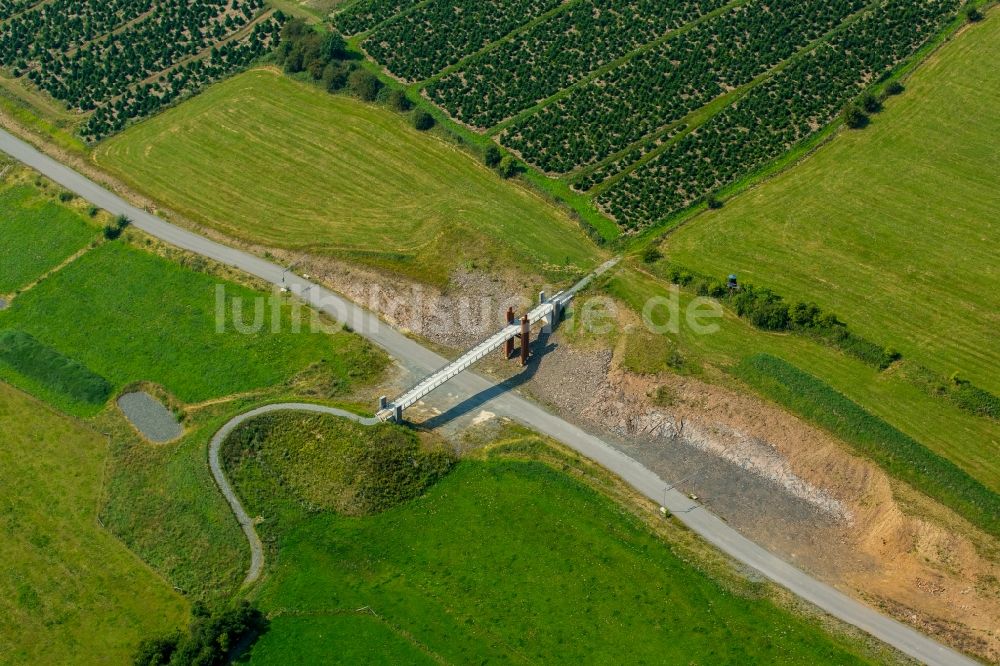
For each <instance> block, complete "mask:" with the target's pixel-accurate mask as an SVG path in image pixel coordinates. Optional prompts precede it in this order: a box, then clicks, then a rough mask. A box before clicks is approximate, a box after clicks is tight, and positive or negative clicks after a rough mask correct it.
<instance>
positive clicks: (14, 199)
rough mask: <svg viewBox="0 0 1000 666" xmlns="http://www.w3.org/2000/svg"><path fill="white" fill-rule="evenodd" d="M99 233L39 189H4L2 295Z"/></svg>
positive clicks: (0, 194)
mask: <svg viewBox="0 0 1000 666" xmlns="http://www.w3.org/2000/svg"><path fill="white" fill-rule="evenodd" d="M97 236H98V231H97V229H96V228H94V227H91V226H90V225H88V224H87V223H86V222H84V221H83V220H82V219H80V217H79V216H78V215H77V214H76V213H75V212H73V211H72V210H70V209H69V208H66V207H64V206H60V205H59V204H56V203H54V202H53V201H52V200H51V199H49V198H48V197H47V196H46V195H44V194H42V193H41V192H40V191H39V190H38V189H37V188H34V187H32V186H30V185H24V184H16V185H11V186H7V187H4V188H3V189H0V250H2V252H3V258H2V259H0V294H10V293H12V292H14V291H15V290H16V289H19V288H21V287H24V286H26V285H27V284H29V283H31V282H32V281H34V280H36V279H37V278H38V277H40V276H41V275H42V274H43V273H45V272H46V271H48V270H49V269H51V268H54V267H55V266H57V265H58V264H60V263H61V262H63V261H65V260H66V259H67V258H69V257H70V256H72V255H73V254H74V253H75V252H77V251H78V250H81V249H82V248H84V247H86V245H87V243H88V242H90V241H92V240H95V239H96V238H97Z"/></svg>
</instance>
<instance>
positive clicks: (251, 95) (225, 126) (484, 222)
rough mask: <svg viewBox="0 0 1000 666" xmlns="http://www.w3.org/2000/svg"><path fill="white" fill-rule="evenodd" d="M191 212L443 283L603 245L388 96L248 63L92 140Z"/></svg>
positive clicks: (587, 252)
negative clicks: (338, 90) (360, 97)
mask: <svg viewBox="0 0 1000 666" xmlns="http://www.w3.org/2000/svg"><path fill="white" fill-rule="evenodd" d="M94 159H95V160H96V162H97V164H98V165H100V166H101V167H104V168H107V169H109V170H110V171H112V172H114V173H115V174H117V175H119V176H120V177H122V178H124V179H125V180H127V181H128V182H130V183H131V184H132V185H133V186H135V187H136V189H138V190H140V191H142V192H145V193H146V194H149V195H150V196H152V197H153V198H154V199H156V200H158V201H161V202H163V203H164V204H166V205H167V206H168V207H170V208H172V209H175V210H177V211H179V212H180V213H182V214H183V215H185V216H186V217H188V218H190V219H192V220H195V221H197V222H199V223H203V224H206V225H208V226H211V227H214V228H216V229H219V230H220V231H223V232H225V233H227V234H231V235H233V236H235V237H238V238H242V239H245V240H248V241H252V242H255V243H260V244H262V245H266V246H271V247H280V248H288V249H293V250H301V251H304V252H310V253H315V254H320V255H330V256H335V257H342V258H346V259H350V260H352V261H358V262H362V263H366V264H369V265H373V266H376V267H379V268H384V269H390V270H393V271H398V272H401V273H403V274H406V275H409V276H411V277H415V278H417V279H420V280H425V281H428V282H432V283H436V284H444V283H445V282H446V281H447V278H448V275H449V274H450V273H451V271H452V270H453V269H455V268H456V267H458V266H461V265H463V264H467V265H468V264H477V265H486V266H492V267H494V268H496V269H498V270H499V269H503V268H505V267H507V268H509V266H505V264H507V263H509V262H522V263H523V264H524V265H525V267H526V270H528V271H529V272H541V273H542V274H543V275H545V276H546V277H549V278H554V279H559V278H566V277H568V275H571V274H575V273H578V272H580V271H581V270H584V269H586V268H590V267H591V266H593V265H594V263H595V262H596V261H597V260H598V259H599V258H600V255H601V253H600V251H599V250H597V249H596V248H595V247H594V246H593V244H592V243H591V242H590V241H589V240H588V239H587V238H586V236H584V234H583V233H582V232H581V231H580V229H579V227H578V226H577V225H576V223H574V222H573V221H572V220H571V219H569V217H568V216H567V215H565V214H564V213H563V212H562V211H561V210H560V209H559V208H558V207H556V206H555V205H553V204H550V203H548V202H546V201H545V200H543V199H542V198H541V197H540V196H539V195H537V194H535V193H533V192H531V191H529V190H528V189H527V188H525V187H522V186H519V185H517V184H516V183H511V182H506V181H503V180H501V179H500V178H499V177H498V176H497V175H496V174H494V173H493V172H492V171H490V170H489V169H487V168H485V167H484V166H482V165H481V164H478V163H476V162H475V161H474V160H473V159H472V157H471V156H469V155H467V154H466V153H464V152H463V151H461V150H460V149H458V148H457V147H456V146H454V145H450V144H448V143H447V142H445V141H443V140H441V139H439V138H436V137H435V136H433V135H431V134H426V133H421V132H418V131H417V130H415V129H413V127H412V126H410V125H409V124H408V123H407V122H406V119H405V118H403V117H402V116H400V115H398V114H395V113H393V112H391V111H389V110H387V109H385V108H382V107H378V106H374V105H370V104H365V103H362V102H359V101H357V100H355V99H352V98H349V97H346V96H340V95H330V94H327V93H326V92H324V91H322V90H320V89H319V88H317V87H315V86H311V85H308V84H305V83H301V82H298V81H295V80H293V79H290V78H288V77H285V76H283V75H281V74H279V73H277V72H275V71H272V70H252V71H250V72H247V73H244V74H240V75H238V76H236V77H233V78H232V79H229V80H228V81H225V82H223V83H220V84H218V85H216V86H213V87H212V88H210V89H209V90H207V91H206V92H204V93H203V94H201V95H199V96H197V97H195V98H194V99H191V100H189V101H187V102H185V103H183V104H181V105H180V106H178V107H176V108H173V109H170V110H168V111H166V112H165V113H163V114H160V115H158V116H156V117H155V118H152V119H150V120H148V121H146V122H143V123H141V124H139V125H136V126H134V127H132V128H129V129H128V130H126V131H125V132H123V133H122V134H120V135H118V136H116V137H113V138H111V139H109V140H108V141H106V142H105V143H103V144H101V145H100V146H98V148H97V149H96V150H95V152H94Z"/></svg>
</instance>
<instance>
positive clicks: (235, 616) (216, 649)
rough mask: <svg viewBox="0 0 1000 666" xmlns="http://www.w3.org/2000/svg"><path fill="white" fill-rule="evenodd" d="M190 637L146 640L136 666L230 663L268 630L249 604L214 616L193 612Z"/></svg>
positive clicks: (175, 635)
mask: <svg viewBox="0 0 1000 666" xmlns="http://www.w3.org/2000/svg"><path fill="white" fill-rule="evenodd" d="M191 612H192V616H193V618H192V620H191V625H190V627H189V628H188V633H187V634H183V633H181V632H174V633H171V634H167V635H165V636H158V637H154V638H149V639H146V640H144V641H143V642H142V643H140V644H139V647H138V648H137V649H136V652H135V655H134V657H133V659H132V663H133V664H135V666H166V665H167V664H172V665H176V666H195V665H197V666H216V665H221V664H228V663H231V661H230V660H231V658H232V657H233V656H234V654H233V653H234V652H236V651H241V652H243V651H245V650H246V649H247V648H248V647H249V645H250V644H252V642H253V641H254V640H255V639H256V638H257V636H259V635H260V634H261V633H263V632H264V631H265V630H266V629H267V625H268V621H267V618H266V617H264V614H263V613H261V612H260V611H259V610H257V609H256V608H254V607H253V606H251V605H250V604H249V602H247V601H241V602H240V603H239V605H237V606H236V607H235V608H229V609H226V610H223V611H220V612H218V613H215V614H209V613H207V612H205V611H204V610H202V607H201V606H200V605H199V604H195V607H194V608H193V609H192V611H191Z"/></svg>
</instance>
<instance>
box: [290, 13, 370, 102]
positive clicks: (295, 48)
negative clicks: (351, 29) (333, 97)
mask: <svg viewBox="0 0 1000 666" xmlns="http://www.w3.org/2000/svg"><path fill="white" fill-rule="evenodd" d="M275 59H276V61H277V63H278V64H279V65H281V66H283V67H284V68H285V71H286V72H288V73H289V74H295V73H297V72H308V73H309V75H310V76H312V78H313V79H314V80H316V81H320V82H321V83H322V84H323V87H324V88H326V89H327V90H328V91H330V92H333V91H335V90H340V89H341V88H344V87H345V86H346V87H349V88H350V89H351V90H352V92H354V94H355V95H357V96H358V97H360V98H361V99H364V100H373V99H375V97H376V96H377V95H378V93H379V90H380V89H381V88H382V82H381V81H379V80H378V78H376V77H375V76H374V75H373V74H371V73H370V72H367V71H364V70H362V69H361V68H360V66H359V65H358V63H356V62H353V61H351V60H349V59H348V53H347V45H346V44H345V42H344V38H343V37H341V36H340V35H338V34H336V33H327V34H325V35H321V34H320V33H318V32H316V30H314V29H313V28H311V27H310V26H309V25H307V24H306V23H305V21H303V20H302V19H292V20H291V21H288V22H287V23H286V24H285V26H284V27H283V28H282V30H281V43H280V44H279V45H278V48H277V50H276V51H275Z"/></svg>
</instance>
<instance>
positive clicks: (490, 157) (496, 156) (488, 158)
mask: <svg viewBox="0 0 1000 666" xmlns="http://www.w3.org/2000/svg"><path fill="white" fill-rule="evenodd" d="M501 159H503V155H501V154H500V149H499V148H497V147H496V146H494V145H492V144H490V146H489V148H487V149H486V153H484V154H483V164H485V165H486V166H488V167H489V168H491V169H496V168H497V167H498V166H499V165H500V160H501Z"/></svg>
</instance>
